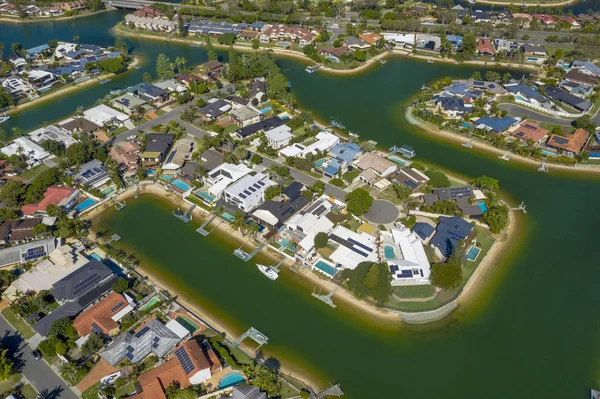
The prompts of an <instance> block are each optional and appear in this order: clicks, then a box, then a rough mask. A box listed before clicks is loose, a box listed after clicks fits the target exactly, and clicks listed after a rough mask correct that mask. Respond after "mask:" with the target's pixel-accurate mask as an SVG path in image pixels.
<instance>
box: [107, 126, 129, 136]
mask: <svg viewBox="0 0 600 399" xmlns="http://www.w3.org/2000/svg"><path fill="white" fill-rule="evenodd" d="M128 130H129V129H128V128H127V126H121V127H120V128H118V129H115V130H113V132H112V133H111V134H112V135H113V136H117V135H119V134H121V133H125V132H126V131H128Z"/></svg>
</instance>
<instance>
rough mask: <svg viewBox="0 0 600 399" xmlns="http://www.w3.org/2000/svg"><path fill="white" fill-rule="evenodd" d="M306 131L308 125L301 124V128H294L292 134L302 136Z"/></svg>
mask: <svg viewBox="0 0 600 399" xmlns="http://www.w3.org/2000/svg"><path fill="white" fill-rule="evenodd" d="M305 131H306V127H304V126H300V127H299V128H297V129H295V130H292V134H293V135H294V136H302V135H303V134H304V132H305Z"/></svg>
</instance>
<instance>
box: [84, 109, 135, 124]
mask: <svg viewBox="0 0 600 399" xmlns="http://www.w3.org/2000/svg"><path fill="white" fill-rule="evenodd" d="M83 116H84V117H85V118H86V119H89V120H90V121H92V122H94V123H95V124H97V125H100V126H102V125H104V124H105V123H107V122H111V121H113V120H114V119H116V120H118V121H120V122H124V121H126V120H128V119H129V116H128V115H126V114H124V113H122V112H119V111H117V110H116V109H113V108H111V107H107V106H106V105H104V104H100V105H98V106H97V107H94V108H90V109H88V110H87V111H84V112H83Z"/></svg>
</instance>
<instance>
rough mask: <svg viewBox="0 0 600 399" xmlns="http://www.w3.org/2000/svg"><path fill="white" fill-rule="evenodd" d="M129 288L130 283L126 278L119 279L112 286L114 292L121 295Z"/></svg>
mask: <svg viewBox="0 0 600 399" xmlns="http://www.w3.org/2000/svg"><path fill="white" fill-rule="evenodd" d="M128 288H129V281H127V280H126V279H124V278H120V279H118V280H117V281H115V282H114V283H113V285H112V290H113V291H114V292H117V293H119V294H122V293H123V292H125V291H127V289H128Z"/></svg>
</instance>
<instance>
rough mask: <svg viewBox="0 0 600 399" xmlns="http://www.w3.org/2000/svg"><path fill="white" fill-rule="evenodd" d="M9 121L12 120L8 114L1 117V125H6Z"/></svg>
mask: <svg viewBox="0 0 600 399" xmlns="http://www.w3.org/2000/svg"><path fill="white" fill-rule="evenodd" d="M9 119H10V116H8V115H6V112H5V113H4V115H2V116H0V123H4V122H6V121H7V120H9Z"/></svg>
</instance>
